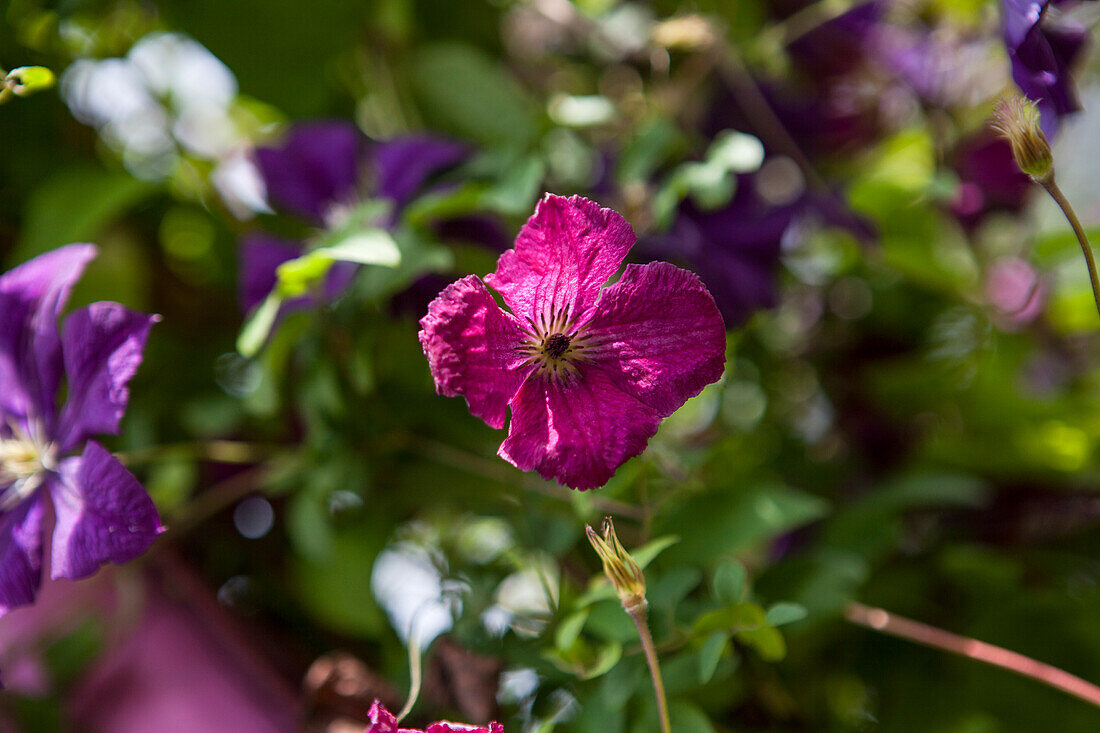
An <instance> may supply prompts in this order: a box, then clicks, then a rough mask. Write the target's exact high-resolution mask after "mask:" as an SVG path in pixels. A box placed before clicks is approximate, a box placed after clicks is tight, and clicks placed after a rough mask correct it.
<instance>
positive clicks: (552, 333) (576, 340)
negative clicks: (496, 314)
mask: <svg viewBox="0 0 1100 733" xmlns="http://www.w3.org/2000/svg"><path fill="white" fill-rule="evenodd" d="M527 324H528V330H527V333H528V335H529V337H528V338H527V339H526V340H525V341H524V342H523V343H522V344H520V346H519V351H520V352H521V353H522V354H524V355H525V356H526V357H527V359H526V360H525V361H524V362H523V366H531V365H534V366H535V367H536V369H535V370H534V372H533V373H534V374H537V375H539V376H542V377H546V378H549V379H553V380H556V381H569V380H571V379H573V378H575V377H578V376H579V375H580V372H579V371H578V369H577V364H578V363H580V362H584V361H588V360H589V359H590V358H591V357H592V356H594V355H595V354H594V350H593V349H594V347H595V345H596V344H595V343H593V342H592V339H591V337H590V336H589V335H587V334H586V333H585V328H584V326H583V325H581V326H580V327H579V328H578V327H577V326H576V323H575V322H574V319H573V318H572V317H571V316H570V314H569V313H568V312H567V311H565V310H564V309H563V310H559V309H558V308H557V307H556V306H551V307H550V310H549V312H547V313H545V314H543V315H541V316H539V318H538V320H537V321H536V320H533V319H528V321H527Z"/></svg>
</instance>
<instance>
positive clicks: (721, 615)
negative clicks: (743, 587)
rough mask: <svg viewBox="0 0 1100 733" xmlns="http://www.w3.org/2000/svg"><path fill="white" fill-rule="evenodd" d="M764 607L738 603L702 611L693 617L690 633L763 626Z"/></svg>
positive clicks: (697, 634)
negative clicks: (696, 616)
mask: <svg viewBox="0 0 1100 733" xmlns="http://www.w3.org/2000/svg"><path fill="white" fill-rule="evenodd" d="M764 623H765V620H764V609H763V608H761V607H760V606H758V605H756V604H755V603H738V604H737V605H735V606H729V607H728V608H722V609H719V610H717V611H710V612H708V613H704V614H703V615H702V616H700V617H699V618H697V619H695V624H694V626H693V627H692V633H693V634H695V635H696V636H702V635H705V634H710V633H713V632H715V631H724V630H726V631H741V630H744V629H755V628H757V627H759V626H763V625H764Z"/></svg>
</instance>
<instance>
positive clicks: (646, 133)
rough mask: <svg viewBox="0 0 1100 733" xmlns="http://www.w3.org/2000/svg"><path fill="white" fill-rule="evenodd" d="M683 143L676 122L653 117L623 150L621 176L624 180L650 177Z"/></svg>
mask: <svg viewBox="0 0 1100 733" xmlns="http://www.w3.org/2000/svg"><path fill="white" fill-rule="evenodd" d="M682 145H683V135H682V134H681V133H680V131H679V128H677V127H676V125H674V124H672V123H671V122H669V121H668V120H667V119H665V118H663V117H658V118H655V119H653V120H650V121H649V122H648V123H646V124H645V125H644V126H643V127H642V128H641V131H640V132H639V133H638V135H637V136H636V137H635V138H634V139H633V140H631V141H630V143H629V144H627V146H626V148H624V149H623V152H622V155H621V156H620V158H619V163H618V167H617V170H616V174H617V176H618V179H619V180H620V181H621V182H623V183H627V182H630V181H644V180H646V179H648V178H649V177H650V176H651V175H653V173H655V172H656V171H657V169H658V168H660V167H661V166H662V165H663V164H664V163H665V161H667V160H668V159H669V157H670V156H671V155H672V154H673V153H674V152H675V151H676V149H677V148H678V147H680V146H682Z"/></svg>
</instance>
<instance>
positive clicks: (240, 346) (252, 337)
mask: <svg viewBox="0 0 1100 733" xmlns="http://www.w3.org/2000/svg"><path fill="white" fill-rule="evenodd" d="M282 305H283V298H282V296H281V295H279V294H278V293H277V292H275V291H274V290H273V291H271V293H269V294H268V296H267V297H266V298H265V299H264V302H263V303H261V304H260V307H259V308H257V309H256V310H254V311H253V312H252V315H250V316H249V317H248V321H246V322H245V324H244V328H242V329H241V333H240V335H239V336H237V351H239V352H240V353H241V355H242V356H245V357H248V358H252V357H253V356H255V355H256V354H258V353H259V352H260V349H261V348H263V345H264V342H265V341H267V336H268V334H270V333H271V329H272V327H273V326H274V325H275V319H276V318H277V317H278V316H279V308H280V307H282Z"/></svg>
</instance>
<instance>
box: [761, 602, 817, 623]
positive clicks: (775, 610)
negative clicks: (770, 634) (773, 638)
mask: <svg viewBox="0 0 1100 733" xmlns="http://www.w3.org/2000/svg"><path fill="white" fill-rule="evenodd" d="M806 614H807V611H806V607H805V606H802V605H800V604H798V603H776V604H775V605H773V606H772V607H771V608H769V609H768V613H767V615H766V616H765V617H764V620H765V621H767V622H768V624H769V625H770V626H783V625H785V624H793V623H794V622H795V621H801V620H802V619H804V618H806Z"/></svg>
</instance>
